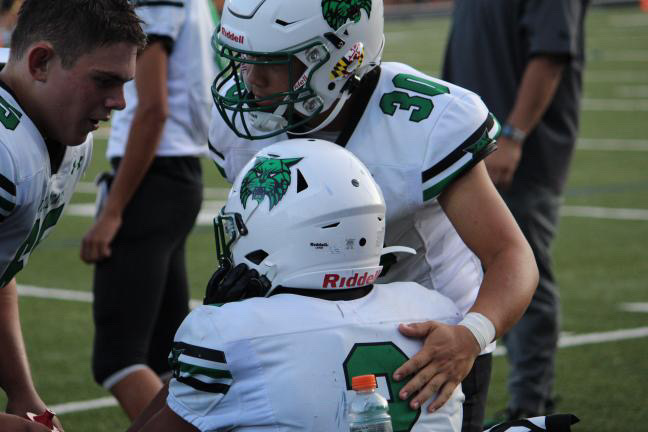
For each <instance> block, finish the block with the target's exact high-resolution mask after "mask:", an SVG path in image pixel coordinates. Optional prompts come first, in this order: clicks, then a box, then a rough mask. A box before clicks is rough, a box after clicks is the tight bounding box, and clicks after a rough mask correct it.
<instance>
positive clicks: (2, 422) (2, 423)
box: [0, 413, 58, 432]
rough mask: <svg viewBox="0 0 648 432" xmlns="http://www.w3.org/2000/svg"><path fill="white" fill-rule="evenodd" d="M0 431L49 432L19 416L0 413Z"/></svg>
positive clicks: (40, 425)
mask: <svg viewBox="0 0 648 432" xmlns="http://www.w3.org/2000/svg"><path fill="white" fill-rule="evenodd" d="M57 427H58V426H57ZM0 430H1V431H2V432H50V430H49V429H48V428H46V427H45V426H43V425H42V424H39V423H34V422H33V421H31V420H28V419H26V418H24V417H21V416H17V415H13V414H5V413H0Z"/></svg>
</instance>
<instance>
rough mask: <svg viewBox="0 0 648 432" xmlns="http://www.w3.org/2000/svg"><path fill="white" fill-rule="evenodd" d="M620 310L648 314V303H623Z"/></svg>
mask: <svg viewBox="0 0 648 432" xmlns="http://www.w3.org/2000/svg"><path fill="white" fill-rule="evenodd" d="M619 308H620V309H621V310H624V311H626V312H644V313H648V303H621V304H620V305H619Z"/></svg>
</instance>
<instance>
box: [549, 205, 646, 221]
mask: <svg viewBox="0 0 648 432" xmlns="http://www.w3.org/2000/svg"><path fill="white" fill-rule="evenodd" d="M560 215H561V216H563V217H564V216H571V217H583V218H593V219H614V220H634V221H646V220H648V210H644V209H628V208H607V207H587V206H563V207H562V208H561V210H560Z"/></svg>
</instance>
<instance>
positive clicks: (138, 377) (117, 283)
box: [81, 0, 217, 419]
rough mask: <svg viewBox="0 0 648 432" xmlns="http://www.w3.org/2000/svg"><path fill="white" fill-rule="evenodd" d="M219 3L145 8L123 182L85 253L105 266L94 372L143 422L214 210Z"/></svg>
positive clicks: (111, 144)
mask: <svg viewBox="0 0 648 432" xmlns="http://www.w3.org/2000/svg"><path fill="white" fill-rule="evenodd" d="M208 1H210V0H182V1H174V2H137V3H136V5H135V7H136V12H137V14H138V15H139V17H140V18H141V19H142V20H143V22H144V24H143V27H144V31H145V32H146V34H147V36H148V45H147V47H146V49H145V50H144V51H143V52H142V53H141V54H140V55H139V57H138V60H137V72H136V76H135V82H134V83H130V84H129V85H127V86H126V88H125V94H126V102H127V108H126V110H124V111H123V112H122V113H120V115H117V116H115V119H114V120H113V123H112V129H111V133H110V139H109V141H108V149H107V157H108V159H109V160H110V163H111V165H112V167H113V169H114V171H115V174H114V178H113V176H112V175H104V176H102V177H101V179H100V189H102V188H103V189H106V190H107V194H106V195H105V199H103V200H100V204H99V207H98V208H99V211H98V214H97V218H96V221H95V223H94V225H93V226H92V227H91V228H90V230H89V231H88V232H87V234H86V235H85V237H84V239H83V242H82V245H81V258H82V259H83V260H84V261H85V262H87V263H96V265H95V272H94V280H93V292H94V305H93V310H94V322H95V330H96V334H95V343H94V351H93V361H92V369H93V373H94V377H95V379H96V381H97V382H98V383H99V384H101V385H102V386H103V387H104V388H106V389H108V390H109V391H110V392H112V393H113V395H114V396H115V397H116V398H117V400H118V401H119V403H120V405H121V406H122V408H123V409H124V410H125V412H126V414H127V415H128V416H129V417H130V418H131V419H133V418H134V417H135V416H137V414H138V413H139V412H140V411H141V409H142V408H144V407H145V406H146V405H147V404H148V403H149V402H150V400H151V399H152V398H153V397H154V396H155V394H156V393H157V392H158V391H159V390H160V388H161V387H162V379H163V378H164V377H163V375H164V374H165V373H167V372H168V371H169V365H168V363H167V355H168V353H169V350H170V349H171V342H172V340H173V335H174V334H175V331H176V329H177V328H178V326H179V325H180V323H181V322H182V320H183V319H184V317H185V315H186V314H187V313H188V303H189V294H188V279H187V271H186V262H185V243H186V240H187V236H188V235H189V232H190V231H191V229H192V227H193V225H194V222H195V220H196V216H197V215H198V211H199V210H200V206H201V203H202V189H203V185H202V173H201V167H200V160H199V158H200V157H201V156H203V155H204V154H205V150H206V148H207V130H208V123H209V109H210V102H211V96H210V90H209V89H210V83H211V80H212V79H213V77H214V76H215V75H216V73H217V69H216V66H215V60H214V55H213V53H212V50H211V48H210V45H209V43H210V37H211V34H212V33H213V31H214V28H215V27H214V23H213V19H212V14H211V13H210V9H209V8H210V5H209V3H208ZM160 376H162V379H161V378H160Z"/></svg>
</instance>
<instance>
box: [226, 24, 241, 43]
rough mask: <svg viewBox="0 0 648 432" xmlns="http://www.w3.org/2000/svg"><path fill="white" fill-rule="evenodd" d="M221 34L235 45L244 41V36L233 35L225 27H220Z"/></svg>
mask: <svg viewBox="0 0 648 432" xmlns="http://www.w3.org/2000/svg"><path fill="white" fill-rule="evenodd" d="M221 34H222V35H223V36H225V37H226V38H227V39H229V40H231V41H234V42H236V43H240V44H242V43H243V41H244V40H245V36H243V35H238V34H236V33H234V32H233V31H229V30H228V29H226V28H225V27H221Z"/></svg>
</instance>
